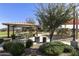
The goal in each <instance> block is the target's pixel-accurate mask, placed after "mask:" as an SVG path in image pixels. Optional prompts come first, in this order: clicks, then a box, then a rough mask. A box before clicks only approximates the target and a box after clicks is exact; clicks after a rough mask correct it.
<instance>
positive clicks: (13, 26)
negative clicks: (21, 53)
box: [2, 22, 37, 38]
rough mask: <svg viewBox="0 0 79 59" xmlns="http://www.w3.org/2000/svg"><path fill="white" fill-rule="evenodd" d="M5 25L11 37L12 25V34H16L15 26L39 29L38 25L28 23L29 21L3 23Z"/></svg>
mask: <svg viewBox="0 0 79 59" xmlns="http://www.w3.org/2000/svg"><path fill="white" fill-rule="evenodd" d="M2 24H3V25H6V26H7V36H8V38H9V37H10V27H12V32H13V33H12V34H13V35H14V31H15V27H34V30H36V29H37V25H35V24H33V23H27V22H23V23H20V22H19V23H2Z"/></svg>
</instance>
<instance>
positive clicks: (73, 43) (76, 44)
mask: <svg viewBox="0 0 79 59" xmlns="http://www.w3.org/2000/svg"><path fill="white" fill-rule="evenodd" d="M75 9H76V6H75V4H74V6H73V40H72V41H71V46H73V47H74V48H78V42H77V41H76V37H77V36H76V34H77V33H76V31H75V30H76V29H75V28H77V27H76V25H77V24H75V23H76V16H77V15H76V10H75Z"/></svg>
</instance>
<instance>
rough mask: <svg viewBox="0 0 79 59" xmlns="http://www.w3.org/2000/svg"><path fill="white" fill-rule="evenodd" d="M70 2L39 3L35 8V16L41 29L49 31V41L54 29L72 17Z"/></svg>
mask: <svg viewBox="0 0 79 59" xmlns="http://www.w3.org/2000/svg"><path fill="white" fill-rule="evenodd" d="M72 13H73V6H72V4H61V3H60V4H58V3H54V4H40V6H39V7H38V8H37V10H36V14H35V15H36V17H37V20H38V22H39V24H40V25H41V26H42V27H43V29H44V30H45V29H48V31H49V32H50V41H52V37H53V34H54V31H55V30H56V29H57V28H58V27H59V26H61V25H63V24H65V23H66V22H67V21H69V20H71V19H72V18H73V16H72Z"/></svg>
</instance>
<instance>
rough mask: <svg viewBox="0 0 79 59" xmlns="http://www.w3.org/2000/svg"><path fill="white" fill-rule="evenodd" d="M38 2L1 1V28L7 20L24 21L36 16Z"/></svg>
mask: <svg viewBox="0 0 79 59" xmlns="http://www.w3.org/2000/svg"><path fill="white" fill-rule="evenodd" d="M35 9H36V4H32V3H31V4H30V3H2V4H1V3H0V28H4V27H5V26H3V25H2V23H6V22H24V21H25V19H28V18H34V20H35V15H34V13H35Z"/></svg>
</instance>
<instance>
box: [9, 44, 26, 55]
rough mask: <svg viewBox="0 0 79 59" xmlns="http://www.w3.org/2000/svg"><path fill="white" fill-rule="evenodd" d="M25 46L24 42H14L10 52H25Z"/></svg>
mask: <svg viewBox="0 0 79 59" xmlns="http://www.w3.org/2000/svg"><path fill="white" fill-rule="evenodd" d="M24 48H25V47H24V45H23V44H22V43H13V44H12V46H11V48H10V51H9V52H10V53H11V54H12V55H14V56H19V55H21V54H22V53H23V52H24Z"/></svg>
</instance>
